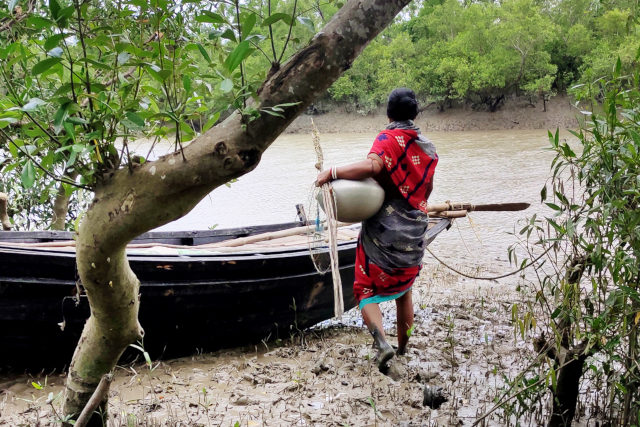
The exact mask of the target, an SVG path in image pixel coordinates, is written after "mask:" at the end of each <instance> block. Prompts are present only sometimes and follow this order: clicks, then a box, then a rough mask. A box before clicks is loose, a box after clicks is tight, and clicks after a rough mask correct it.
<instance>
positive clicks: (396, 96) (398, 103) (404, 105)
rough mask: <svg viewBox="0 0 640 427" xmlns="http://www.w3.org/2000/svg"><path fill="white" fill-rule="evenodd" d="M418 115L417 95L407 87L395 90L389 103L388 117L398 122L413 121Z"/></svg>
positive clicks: (390, 96) (390, 95)
mask: <svg viewBox="0 0 640 427" xmlns="http://www.w3.org/2000/svg"><path fill="white" fill-rule="evenodd" d="M417 115H418V101H417V100H416V94H415V93H414V92H413V91H412V90H411V89H407V88H406V87H400V88H397V89H394V90H392V91H391V93H390V94H389V101H388V102H387V117H389V118H390V119H391V120H395V121H397V122H402V121H405V120H413V119H415V118H416V116H417Z"/></svg>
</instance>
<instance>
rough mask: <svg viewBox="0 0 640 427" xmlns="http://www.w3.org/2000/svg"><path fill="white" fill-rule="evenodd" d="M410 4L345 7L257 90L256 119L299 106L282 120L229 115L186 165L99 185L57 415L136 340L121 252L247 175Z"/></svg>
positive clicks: (81, 257)
mask: <svg viewBox="0 0 640 427" xmlns="http://www.w3.org/2000/svg"><path fill="white" fill-rule="evenodd" d="M409 2H410V0H350V1H349V2H348V3H347V4H346V5H345V6H343V7H342V8H341V9H340V11H338V13H336V15H335V16H334V17H333V19H332V20H331V21H330V22H329V23H328V24H327V25H326V26H325V27H324V29H323V30H322V31H321V32H319V33H318V34H316V36H315V37H314V38H313V39H312V40H311V42H310V43H309V45H308V46H307V47H305V48H303V49H301V50H300V51H298V52H297V53H296V54H295V55H294V56H293V57H292V58H291V59H290V60H289V61H287V63H285V64H284V65H283V66H282V67H281V68H280V69H279V70H278V71H276V72H275V73H274V74H273V75H272V76H270V77H269V78H268V80H267V81H265V82H264V83H263V85H262V87H261V88H260V90H259V92H258V101H257V104H258V105H257V106H256V107H257V108H258V109H259V110H260V109H263V108H267V107H272V106H275V105H279V104H285V103H298V104H296V105H294V106H292V107H288V108H286V109H285V111H284V113H283V115H284V117H275V116H271V115H269V114H262V115H261V116H260V117H259V118H257V119H255V120H253V121H251V122H249V123H245V122H244V120H243V118H242V117H241V116H240V115H239V114H233V115H232V116H230V117H229V118H228V119H226V120H225V121H224V122H223V123H221V124H220V125H218V126H216V127H214V128H212V129H210V130H209V131H207V132H206V133H205V134H203V135H201V136H200V137H198V138H197V139H195V140H194V141H193V142H192V143H191V144H189V145H188V146H186V147H185V148H184V150H183V154H184V160H183V155H182V154H181V153H180V152H176V153H173V154H170V155H168V156H164V157H162V158H160V159H158V160H156V161H154V162H149V163H144V164H142V165H137V166H136V167H135V168H134V169H133V170H132V171H129V170H128V169H121V170H118V171H115V172H113V173H112V174H110V175H109V176H106V177H104V179H103V180H102V182H101V183H100V184H98V185H97V187H96V189H95V196H94V199H93V202H92V204H91V206H90V207H89V209H88V211H87V213H86V215H85V216H84V218H83V221H82V223H81V225H80V230H79V234H78V238H77V242H78V243H77V264H78V273H79V275H80V278H81V280H82V284H83V286H84V288H85V289H86V292H87V296H88V299H89V304H90V306H91V317H90V318H89V320H88V321H87V323H86V325H85V328H84V330H83V333H82V337H81V338H80V341H79V343H78V346H77V348H76V351H75V353H74V356H73V360H72V363H71V366H70V369H69V375H68V378H67V388H66V393H65V402H64V413H65V414H76V415H77V414H78V413H80V411H81V410H82V408H83V407H84V405H85V404H86V402H87V400H88V399H89V397H90V396H91V394H92V393H93V390H94V389H95V387H96V386H97V384H98V383H99V381H100V379H101V377H102V376H103V375H104V374H106V373H107V372H109V371H110V370H111V369H112V368H113V366H114V365H115V364H116V362H117V360H118V358H119V357H120V355H121V354H122V352H123V351H124V349H125V348H126V347H127V346H128V345H129V344H130V343H132V342H133V341H135V340H136V339H138V338H139V337H140V336H141V335H142V334H143V331H142V328H141V326H140V325H139V324H138V307H139V298H138V289H139V281H138V279H137V278H136V276H135V275H134V273H133V272H132V271H131V269H130V268H129V263H128V261H127V257H126V254H125V246H126V244H127V243H128V242H129V241H131V240H132V239H133V238H134V237H136V236H138V235H139V234H141V233H143V232H146V231H149V230H151V229H153V228H156V227H158V226H160V225H163V224H166V223H168V222H170V221H173V220H175V219H177V218H180V217H182V216H183V215H185V214H186V213H187V212H189V211H190V210H191V209H192V208H193V207H194V206H195V205H196V204H197V203H198V202H199V201H200V200H201V199H202V198H203V197H205V196H206V195H207V194H209V193H210V192H211V191H212V190H213V189H214V188H216V187H218V186H220V185H222V184H224V183H225V182H228V181H229V180H230V179H232V178H236V177H238V176H241V175H243V174H245V173H247V172H249V171H251V170H253V169H254V168H255V167H256V166H257V164H258V162H259V161H260V157H261V156H262V153H263V152H264V150H266V149H267V148H268V147H269V145H270V144H271V143H272V142H273V141H274V139H275V138H276V137H277V136H278V135H279V134H280V133H281V132H282V131H283V130H284V129H285V128H286V127H287V126H288V125H289V124H290V123H291V122H292V121H293V119H294V118H295V117H297V116H298V115H299V114H300V113H302V112H303V111H305V109H306V108H307V106H308V105H309V104H310V103H311V102H312V101H313V100H314V99H315V98H316V97H317V96H318V95H320V94H322V93H323V92H324V91H325V90H326V89H327V88H328V87H329V86H330V85H331V84H332V83H333V82H334V81H335V80H336V79H337V78H338V77H339V76H340V75H341V74H342V73H343V72H344V71H345V70H347V69H348V68H349V67H350V66H351V63H352V62H353V60H354V59H355V58H356V57H357V56H358V54H359V53H360V52H361V51H362V49H364V47H365V46H366V45H367V43H368V42H369V41H371V40H372V39H373V38H374V37H375V36H376V35H377V34H378V33H379V32H380V31H381V30H382V29H383V28H385V27H386V26H387V25H388V24H389V23H390V22H391V21H392V19H393V18H394V17H395V16H396V14H397V13H398V12H399V11H400V10H402V8H403V7H404V6H406V5H407V4H408V3H409ZM105 405H106V402H103V406H104V407H105V408H106V406H105ZM95 422H96V423H101V420H95ZM100 425H101V424H100Z"/></svg>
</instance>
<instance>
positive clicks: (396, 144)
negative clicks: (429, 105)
mask: <svg viewBox="0 0 640 427" xmlns="http://www.w3.org/2000/svg"><path fill="white" fill-rule="evenodd" d="M417 138H418V133H417V132H416V131H415V130H411V129H392V130H389V129H387V130H383V131H382V132H380V133H379V134H378V136H377V137H376V140H375V141H374V143H373V147H371V151H370V152H369V153H370V154H371V153H373V154H377V155H378V156H379V157H380V158H381V159H382V162H383V163H384V167H385V169H386V170H387V173H388V174H389V176H390V177H391V180H392V181H393V183H394V184H395V185H396V186H397V187H398V190H399V191H400V194H402V196H403V197H404V198H405V199H406V200H407V201H408V202H409V204H410V205H411V206H413V207H414V208H415V209H419V210H421V211H422V212H425V213H426V212H427V197H428V194H427V188H428V185H429V183H430V182H431V181H432V180H433V173H434V171H435V169H436V165H437V164H438V155H437V154H435V153H434V154H433V156H434V157H433V158H432V157H430V156H429V155H428V154H427V153H425V152H424V151H423V150H422V148H420V146H419V145H418V144H417V143H416V140H417Z"/></svg>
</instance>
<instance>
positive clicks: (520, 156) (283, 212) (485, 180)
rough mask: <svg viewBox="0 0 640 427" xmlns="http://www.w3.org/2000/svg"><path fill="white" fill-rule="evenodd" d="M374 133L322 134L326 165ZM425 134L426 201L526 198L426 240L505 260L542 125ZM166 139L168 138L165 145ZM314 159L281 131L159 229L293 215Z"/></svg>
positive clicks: (540, 180)
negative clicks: (244, 166) (253, 163)
mask: <svg viewBox="0 0 640 427" xmlns="http://www.w3.org/2000/svg"><path fill="white" fill-rule="evenodd" d="M375 136H376V135H375V133H338V134H324V135H322V136H321V145H322V148H323V151H324V158H325V167H328V166H330V165H334V164H335V165H344V164H347V163H349V162H352V161H356V160H361V159H363V158H364V157H365V156H366V155H367V153H368V150H369V148H370V147H371V144H372V142H373V139H374V138H375ZM427 136H428V137H429V138H430V139H432V140H433V141H434V143H435V144H436V146H437V149H438V154H439V157H440V161H439V163H438V167H437V169H436V174H435V182H434V191H433V194H432V195H431V197H430V202H432V203H437V202H443V201H445V200H450V201H455V202H471V203H474V204H480V203H498V202H529V203H531V204H532V207H531V208H529V209H528V210H526V211H522V212H487V213H482V212H476V213H472V214H471V215H470V218H463V219H458V220H456V221H455V223H454V226H453V227H452V228H451V229H450V230H449V231H447V232H445V233H443V234H442V235H440V236H439V237H438V238H437V239H436V241H435V242H434V243H432V246H431V249H432V251H434V253H436V254H437V255H438V256H441V257H442V258H443V259H446V260H448V261H450V262H452V263H454V264H457V265H468V266H472V265H482V266H484V267H485V268H487V267H490V266H491V267H497V266H498V265H499V264H503V265H504V266H505V268H506V267H508V266H507V265H506V262H505V260H506V259H507V247H508V246H509V245H510V244H511V243H513V242H514V241H515V239H514V237H513V236H512V235H510V234H508V233H510V232H513V231H514V229H515V228H517V223H518V221H519V220H521V219H522V218H525V217H527V216H531V215H532V214H533V213H535V212H538V213H540V212H543V211H544V210H543V208H542V207H541V205H540V190H541V188H542V186H543V185H544V183H545V180H546V177H547V176H548V174H549V164H550V161H551V159H552V158H553V155H552V153H551V152H550V151H549V150H547V148H548V147H549V142H548V138H547V131H546V130H524V131H522V130H508V131H478V132H434V133H429V134H427ZM172 147H173V146H172V145H171V146H169V145H167V147H166V149H167V150H169V149H170V148H172ZM141 151H142V150H141ZM155 151H156V152H155V154H156V155H162V154H165V153H164V152H162V151H163V147H160V148H158V149H156V150H155ZM315 162H316V156H315V152H314V149H313V144H312V141H311V136H310V135H306V134H288V135H282V136H281V137H279V138H278V139H277V140H276V141H275V142H274V143H273V145H272V146H271V147H270V148H269V149H268V150H267V151H266V152H265V153H264V155H263V158H262V161H261V162H260V164H259V165H258V167H257V168H256V169H255V170H254V171H252V172H250V173H249V174H247V175H244V176H242V177H241V178H239V179H238V181H237V182H233V183H231V184H230V185H229V186H228V187H227V186H222V187H220V188H217V189H216V190H214V191H213V192H212V193H211V194H210V195H209V196H208V197H206V198H205V199H204V200H202V202H200V204H198V205H197V206H196V207H195V208H194V209H193V210H192V211H191V212H190V213H189V214H187V215H186V216H185V217H183V218H181V219H179V220H177V221H174V222H172V223H169V224H166V225H165V226H163V227H161V228H159V229H158V230H194V229H207V228H210V227H214V226H215V227H218V228H226V227H236V226H244V225H256V224H269V223H278V222H288V221H295V220H296V210H295V205H296V204H298V203H302V204H304V205H305V206H306V207H307V208H308V207H309V204H310V195H311V193H312V188H313V182H314V180H315V177H316V174H317V173H316V170H315V168H314V164H315ZM520 228H521V227H520ZM517 229H519V228H517ZM491 270H504V268H497V269H496V268H491Z"/></svg>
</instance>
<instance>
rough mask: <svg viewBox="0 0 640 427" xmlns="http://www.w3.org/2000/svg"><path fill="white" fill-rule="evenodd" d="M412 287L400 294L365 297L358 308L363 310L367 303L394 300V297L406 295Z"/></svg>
mask: <svg viewBox="0 0 640 427" xmlns="http://www.w3.org/2000/svg"><path fill="white" fill-rule="evenodd" d="M412 287H413V286H412ZM412 287H411V288H412ZM411 288H409V289H407V290H406V291H403V292H400V293H399V294H395V295H374V296H372V297H369V298H365V299H363V300H362V301H360V305H359V306H358V308H359V309H360V310H362V309H363V308H364V306H365V305H367V304H372V303H373V304H380V303H381V302H385V301H393V300H394V299H398V298H400V297H401V296H402V295H404V294H406V293H407V292H409V291H410V290H411Z"/></svg>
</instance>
